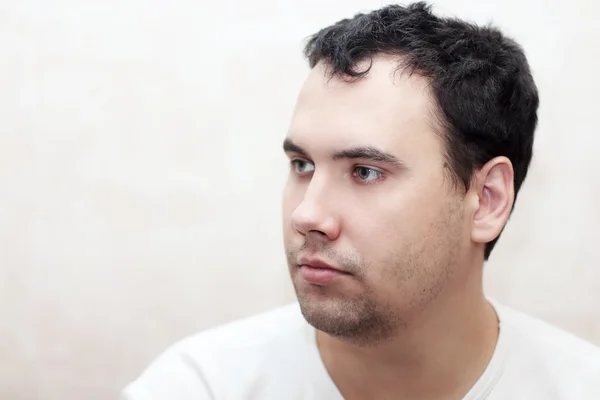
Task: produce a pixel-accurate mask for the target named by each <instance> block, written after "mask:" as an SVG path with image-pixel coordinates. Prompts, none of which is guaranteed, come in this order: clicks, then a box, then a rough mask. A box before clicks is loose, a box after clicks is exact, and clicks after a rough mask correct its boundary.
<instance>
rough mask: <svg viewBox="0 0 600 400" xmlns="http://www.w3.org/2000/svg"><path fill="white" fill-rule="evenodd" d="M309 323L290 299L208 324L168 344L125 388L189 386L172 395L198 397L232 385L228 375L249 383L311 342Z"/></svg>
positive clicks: (288, 360) (241, 383) (289, 360)
mask: <svg viewBox="0 0 600 400" xmlns="http://www.w3.org/2000/svg"><path fill="white" fill-rule="evenodd" d="M308 328H309V326H308V323H307V322H306V321H305V320H304V317H303V316H302V314H301V312H300V307H299V306H298V304H297V303H294V304H290V305H287V306H284V307H280V308H277V309H274V310H271V311H268V312H263V313H261V314H258V315H255V316H252V317H248V318H244V319H241V320H237V321H234V322H230V323H227V324H224V325H221V326H218V327H215V328H211V329H207V330H205V331H202V332H200V333H197V334H195V335H193V336H190V337H187V338H185V339H183V340H180V341H178V342H177V343H175V344H173V345H172V346H170V347H169V348H168V349H167V350H166V351H164V352H163V353H162V354H161V355H160V356H159V357H158V358H157V359H156V360H155V361H154V362H153V363H152V364H151V365H150V366H149V367H148V369H147V370H146V371H144V373H143V374H142V375H141V376H140V377H139V378H138V379H137V380H136V381H135V382H133V383H132V384H131V385H129V387H128V388H126V390H125V393H129V392H131V393H133V392H136V391H141V390H143V391H144V392H152V393H157V392H160V391H161V390H166V391H168V393H170V394H169V396H173V393H174V392H173V390H176V391H178V390H190V393H192V395H190V396H188V397H186V395H183V394H179V392H177V393H178V397H177V398H180V399H188V398H190V399H191V398H194V399H203V398H213V397H214V396H215V395H219V394H220V392H221V391H223V390H227V391H230V390H233V388H231V387H229V386H231V379H232V378H234V380H235V383H236V386H237V387H244V386H248V385H251V384H252V382H254V381H256V379H257V377H256V376H255V375H256V374H258V373H261V372H264V370H265V368H269V367H270V368H273V367H272V366H273V365H279V366H282V365H285V364H291V363H292V362H293V361H294V360H293V359H294V357H301V355H302V347H303V346H309V345H310V341H309V338H308V333H309V329H308ZM190 388H192V389H190ZM198 393H203V394H204V393H207V394H206V397H202V396H200V395H198ZM129 398H131V399H132V400H133V399H138V398H145V397H143V396H137V397H136V396H133V395H129ZM153 398H154V397H153ZM158 398H161V399H162V397H158ZM169 398H174V397H169Z"/></svg>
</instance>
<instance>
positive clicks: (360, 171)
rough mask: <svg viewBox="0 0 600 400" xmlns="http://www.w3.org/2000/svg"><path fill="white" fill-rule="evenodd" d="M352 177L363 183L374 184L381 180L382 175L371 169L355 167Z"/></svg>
mask: <svg viewBox="0 0 600 400" xmlns="http://www.w3.org/2000/svg"><path fill="white" fill-rule="evenodd" d="M352 176H353V177H355V178H356V179H358V180H359V181H361V182H364V183H375V182H376V181H378V180H379V179H381V178H383V173H382V172H381V171H378V170H376V169H373V168H368V167H360V166H358V167H355V168H354V171H353V172H352Z"/></svg>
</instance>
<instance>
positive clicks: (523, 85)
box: [304, 2, 539, 260]
mask: <svg viewBox="0 0 600 400" xmlns="http://www.w3.org/2000/svg"><path fill="white" fill-rule="evenodd" d="M304 54H305V56H306V57H307V59H308V61H309V65H310V67H311V68H313V67H314V66H315V65H317V63H319V62H321V61H323V62H325V63H326V64H327V66H328V69H329V70H330V72H331V73H332V77H333V76H335V75H337V76H340V77H349V78H354V79H359V78H361V77H363V76H365V75H366V74H368V72H369V70H370V64H369V65H368V66H367V67H366V68H363V69H360V70H359V69H357V68H358V67H357V65H358V64H359V63H360V62H362V61H365V60H366V61H369V60H371V61H372V57H373V56H375V55H378V54H391V55H398V56H399V57H398V59H399V66H398V67H399V68H402V69H404V70H408V71H409V72H410V73H411V74H412V73H417V74H419V75H422V76H425V77H427V78H428V79H429V80H430V83H431V91H432V94H433V96H434V99H435V102H436V103H437V104H436V107H437V110H436V117H437V118H436V119H437V120H438V122H439V123H441V127H442V133H443V135H442V136H443V138H444V141H445V145H446V154H445V157H446V166H447V168H448V170H449V171H450V173H451V174H450V175H451V177H452V181H453V183H454V184H455V185H456V186H457V187H460V186H461V185H464V188H465V189H466V190H468V189H469V183H470V181H471V176H472V174H473V171H474V170H476V169H479V168H481V167H482V166H483V165H484V164H485V163H486V162H487V161H489V160H491V159H492V158H494V157H497V156H506V157H507V158H508V159H510V161H511V163H512V165H513V169H514V189H515V196H516V194H517V192H518V191H519V188H520V187H521V184H522V183H523V180H524V179H525V175H526V174H527V169H528V167H529V163H530V161H531V157H532V147H533V137H534V131H535V127H536V124H537V114H536V112H537V108H538V103H539V98H538V93H537V89H536V86H535V83H534V81H533V78H532V76H531V72H530V69H529V65H528V64H527V59H526V57H525V54H524V52H523V49H522V48H521V47H520V46H519V45H518V44H517V43H516V42H515V41H513V40H511V39H509V38H507V37H506V36H504V35H503V34H502V33H501V32H500V31H499V30H498V29H496V28H494V27H491V26H486V27H478V26H476V25H474V24H471V23H467V22H465V21H461V20H458V19H451V18H440V17H437V16H435V15H433V14H432V13H431V10H430V6H428V5H426V4H425V3H424V2H418V3H414V4H411V5H409V6H406V7H403V6H399V5H390V6H386V7H384V8H381V9H379V10H376V11H372V12H370V13H368V14H357V15H356V16H354V17H353V18H351V19H343V20H341V21H339V22H337V23H335V24H334V25H331V26H329V27H327V28H324V29H322V30H320V31H319V32H317V33H316V34H314V35H313V36H311V37H310V38H309V40H308V43H307V44H306V47H305V49H304ZM361 65H362V64H361ZM497 240H498V238H496V239H495V240H493V241H491V242H489V243H487V244H486V248H485V253H484V256H485V259H486V260H487V259H488V257H489V255H490V253H491V251H492V249H493V247H494V245H495V244H496V241H497Z"/></svg>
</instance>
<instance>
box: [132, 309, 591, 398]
mask: <svg viewBox="0 0 600 400" xmlns="http://www.w3.org/2000/svg"><path fill="white" fill-rule="evenodd" d="M493 305H494V308H495V309H496V312H497V314H498V317H499V320H500V334H499V337H498V343H497V345H496V349H495V351H494V354H493V356H492V359H491V361H490V363H489V364H488V366H487V368H486V370H485V372H484V373H483V375H482V376H481V378H480V379H479V380H478V381H477V383H476V384H475V385H474V386H473V387H472V388H471V390H470V391H469V393H468V394H467V395H466V396H465V397H464V399H465V400H467V399H468V400H475V399H476V400H481V399H486V400H507V399H509V400H600V348H598V347H595V346H593V345H591V344H589V343H587V342H585V341H584V340H582V339H579V338H577V337H575V336H573V335H571V334H569V333H566V332H564V331H562V330H560V329H558V328H556V327H553V326H551V325H548V324H546V323H544V322H542V321H540V320H537V319H535V318H532V317H530V316H527V315H525V314H522V313H520V312H518V311H515V310H512V309H510V308H508V307H505V306H501V305H499V304H497V303H495V302H493ZM122 399H124V400H205V399H206V400H208V399H211V400H246V399H253V400H254V399H261V400H282V399H285V400H294V399H298V400H300V399H302V400H316V399H318V400H323V399H326V400H342V396H341V394H340V393H339V391H338V389H337V388H336V386H335V384H334V383H333V381H332V380H331V378H330V376H329V374H328V373H327V370H326V368H325V366H324V364H323V362H322V360H321V357H320V354H319V351H318V348H317V344H316V334H315V329H314V328H313V327H312V326H310V325H309V324H308V323H307V322H306V320H305V319H304V317H303V316H302V314H301V313H300V308H299V306H298V304H293V305H290V306H286V307H282V308H279V309H276V310H274V311H270V312H267V313H264V314H261V315H258V316H255V317H251V318H247V319H244V320H240V321H236V322H233V323H229V324H227V325H224V326H221V327H217V328H213V329H210V330H207V331H205V332H202V333H199V334H197V335H195V336H192V337H190V338H187V339H184V340H182V341H181V342H179V343H177V344H175V345H173V346H172V347H171V348H170V349H168V350H167V351H166V352H165V353H164V354H162V355H161V356H160V357H159V358H158V359H157V360H156V361H155V362H154V363H153V364H152V365H151V366H150V367H149V368H148V369H147V370H146V371H145V372H144V373H143V374H142V375H141V376H140V377H139V378H138V379H137V380H136V381H134V382H133V383H131V384H130V385H129V386H128V387H126V388H125V390H124V391H123V397H122Z"/></svg>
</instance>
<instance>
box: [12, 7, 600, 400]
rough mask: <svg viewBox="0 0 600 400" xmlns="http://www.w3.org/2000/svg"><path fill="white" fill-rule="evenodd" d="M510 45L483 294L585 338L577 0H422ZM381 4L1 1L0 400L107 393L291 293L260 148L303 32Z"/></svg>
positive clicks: (594, 161) (584, 110)
mask: <svg viewBox="0 0 600 400" xmlns="http://www.w3.org/2000/svg"><path fill="white" fill-rule="evenodd" d="M437 3H438V6H437V10H438V11H440V12H443V13H449V14H454V15H459V16H462V17H466V18H469V19H472V20H475V21H477V22H486V21H489V20H490V19H493V20H494V21H495V22H496V24H497V25H499V26H501V27H503V28H506V29H507V31H508V32H509V33H510V34H512V35H514V36H515V37H516V38H517V39H519V40H520V41H521V43H522V44H523V45H524V46H525V48H526V50H527V52H528V54H529V57H530V61H531V64H532V66H533V70H534V72H535V76H536V79H537V82H538V84H539V87H540V91H541V99H542V106H541V109H540V125H539V130H538V138H537V143H536V157H535V160H534V163H533V167H532V170H531V175H530V177H529V178H528V180H527V182H526V184H525V187H524V188H523V191H522V194H521V196H520V199H519V201H518V204H517V208H516V211H515V213H514V216H513V218H512V221H511V222H510V224H509V226H508V228H507V230H506V232H505V233H504V237H503V239H502V240H501V241H500V243H499V246H498V248H497V250H496V251H495V253H494V255H493V257H492V261H491V262H490V263H489V264H488V265H487V266H486V269H487V277H486V286H487V287H488V289H489V293H490V294H492V295H494V296H496V297H497V298H499V299H500V300H503V301H505V302H507V303H509V304H511V305H514V306H519V307H521V308H523V309H525V310H527V311H529V312H531V313H533V314H535V315H538V316H540V317H542V318H544V319H547V320H549V321H551V322H553V323H556V324H558V325H561V326H563V327H564V328H566V329H569V330H571V331H573V332H576V333H577V334H579V335H581V336H583V337H586V338H587V339H589V340H591V341H594V342H596V343H598V344H600V311H599V310H598V305H600V265H599V262H598V257H597V246H598V241H599V240H600V234H599V233H598V226H599V225H600V167H599V164H598V155H599V154H600V151H599V150H598V149H599V146H600V134H599V130H598V123H597V118H598V110H599V109H600V104H599V101H598V98H599V96H598V93H599V92H600V78H599V77H598V73H597V70H598V67H599V61H600V60H599V57H600V53H599V52H598V48H600V40H599V36H600V25H598V24H597V23H596V22H597V18H598V15H599V6H598V3H597V2H596V1H595V0H572V1H570V2H563V1H560V2H559V1H552V2H551V1H541V0H540V1H528V0H512V1H505V0H503V1H494V2H489V1H488V2H485V1H475V0H472V1H459V0H445V1H441V0H440V1H438V2H437ZM381 4H382V2H381V1H375V0H372V1H369V0H361V1H358V0H355V1H347V0H345V1H343V2H342V1H335V0H327V1H323V0H319V1H317V0H310V1H307V0H303V1H300V0H295V1H292V0H289V1H283V0H279V1H275V0H256V1H207V0H203V1H191V0H190V1H175V2H167V1H142V0H128V1H118V0H108V1H93V0H78V1H76V0H73V1H66V0H63V1H60V0H52V1H50V0H38V1H33V0H20V1H8V0H4V1H1V2H0V57H1V58H0V60H1V61H0V193H1V195H0V226H1V229H0V262H1V264H0V398H1V399H11V400H17V399H23V400H24V399H30V400H42V399H43V400H58V399H60V400H75V399H89V400H95V399H110V398H114V397H116V394H117V391H118V389H119V388H120V387H121V386H122V385H124V384H125V383H126V382H128V381H129V380H131V379H132V378H134V377H135V376H136V374H138V373H139V372H140V371H141V369H142V368H143V367H144V366H145V365H146V364H147V363H148V362H149V361H150V360H151V359H153V358H154V357H155V356H156V354H157V353H158V352H160V351H161V350H162V349H163V348H164V347H165V346H167V345H168V344H169V343H171V342H173V341H174V340H176V339H178V338H181V337H183V336H185V335H188V334H191V333H193V332H195V331H197V330H199V329H202V328H205V327H208V326H212V325H215V324H218V323H221V322H224V321H228V320H231V319H234V318H237V317H240V316H244V315H248V314H251V313H254V312H257V311H259V310H264V309H267V308H270V307H273V306H275V305H279V304H282V303H284V302H287V301H290V300H292V299H293V294H292V291H291V285H290V284H289V282H288V278H287V272H286V267H285V261H284V257H283V252H282V249H281V247H282V246H281V238H280V236H281V231H280V216H279V202H280V189H281V184H282V182H283V179H284V175H285V173H286V168H287V167H286V163H285V161H284V158H283V155H282V152H281V150H280V146H281V141H282V138H283V136H284V134H285V131H286V128H287V123H288V118H289V116H290V113H291V110H292V107H293V103H294V101H295V96H296V91H297V90H298V88H299V86H300V84H301V82H302V79H303V78H304V76H305V73H306V71H307V67H306V66H305V65H304V61H303V60H302V58H301V52H300V50H301V41H302V39H303V38H304V37H306V36H307V35H308V34H310V33H312V32H313V31H315V30H316V29H318V28H320V27H323V26H325V25H326V24H329V23H331V22H333V21H336V20H338V19H339V18H341V17H345V16H348V15H351V14H353V13H354V12H356V11H359V10H368V9H371V8H376V7H379V6H380V5H381Z"/></svg>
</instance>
